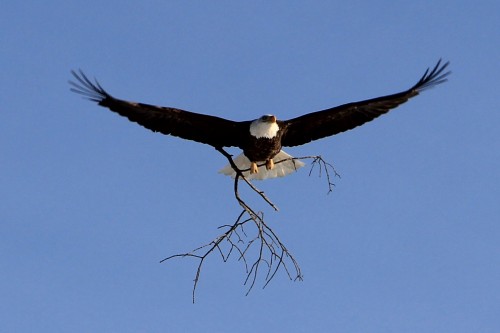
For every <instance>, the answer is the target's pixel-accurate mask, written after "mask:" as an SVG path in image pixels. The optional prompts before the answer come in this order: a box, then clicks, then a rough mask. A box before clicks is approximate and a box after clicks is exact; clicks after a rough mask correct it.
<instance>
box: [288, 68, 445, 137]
mask: <svg viewBox="0 0 500 333" xmlns="http://www.w3.org/2000/svg"><path fill="white" fill-rule="evenodd" d="M448 65H449V62H446V63H444V64H441V60H439V61H438V63H437V64H436V66H435V67H434V68H433V69H432V70H430V69H427V71H426V72H425V73H424V75H423V76H422V78H421V79H420V80H419V81H418V82H417V83H416V84H415V85H414V86H413V87H411V88H410V89H408V90H406V91H403V92H400V93H397V94H393V95H388V96H383V97H378V98H374V99H369V100H366V101H361V102H355V103H349V104H344V105H341V106H337V107H334V108H331V109H326V110H323V111H318V112H314V113H309V114H306V115H303V116H300V117H297V118H294V119H290V120H286V121H283V122H282V125H281V126H283V128H284V133H283V137H282V139H281V143H282V145H283V146H299V145H303V144H305V143H308V142H310V141H313V140H318V139H321V138H324V137H327V136H331V135H335V134H337V133H341V132H344V131H347V130H350V129H353V128H355V127H357V126H360V125H363V124H364V123H366V122H369V121H371V120H373V119H375V118H377V117H378V116H380V115H382V114H384V113H387V112H388V111H389V110H391V109H394V108H395V107H397V106H399V105H400V104H403V103H405V102H406V101H408V100H409V99H410V98H412V97H414V96H417V95H418V94H419V93H420V92H421V91H423V90H425V89H428V88H431V87H433V86H435V85H438V84H440V83H443V82H445V81H447V78H446V77H447V76H448V75H449V74H450V72H449V71H448V72H445V73H443V71H444V70H445V69H446V67H448Z"/></svg>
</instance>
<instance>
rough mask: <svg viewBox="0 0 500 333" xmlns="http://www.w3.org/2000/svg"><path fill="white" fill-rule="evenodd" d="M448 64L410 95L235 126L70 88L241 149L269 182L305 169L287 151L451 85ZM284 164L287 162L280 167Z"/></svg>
mask: <svg viewBox="0 0 500 333" xmlns="http://www.w3.org/2000/svg"><path fill="white" fill-rule="evenodd" d="M448 65H449V62H446V63H442V62H441V60H439V61H438V62H437V64H436V65H435V66H434V68H432V69H430V68H428V69H427V70H426V71H425V73H424V75H423V76H422V77H421V78H420V80H419V81H418V82H417V83H416V84H415V85H414V86H412V87H411V88H410V89H408V90H405V91H402V92H399V93H396V94H392V95H387V96H383V97H377V98H373V99H368V100H364V101H360V102H354V103H348V104H344V105H340V106H336V107H333V108H329V109H326V110H322V111H317V112H313V113H308V114H305V115H302V116H300V117H297V118H293V119H289V120H278V119H277V118H276V116H275V115H264V116H262V117H260V118H258V119H256V120H249V121H232V120H228V119H224V118H219V117H216V116H211V115H205V114H199V113H194V112H189V111H185V110H181V109H176V108H172V107H162V106H154V105H149V104H143V103H136V102H129V101H125V100H121V99H117V98H114V97H113V96H111V95H110V94H109V93H108V92H107V91H106V90H104V89H103V88H102V86H101V85H100V84H99V82H98V81H97V80H95V81H94V82H92V81H91V80H90V79H89V78H88V77H87V76H86V75H85V74H84V73H83V72H82V71H81V70H80V71H78V72H75V71H71V73H72V75H73V77H74V78H75V79H76V82H75V81H69V83H70V84H71V86H72V87H71V91H73V92H75V93H78V94H81V95H83V96H85V97H86V98H88V99H89V100H91V101H94V102H97V103H98V104H99V105H100V106H103V107H106V108H109V109H110V110H111V111H113V112H116V113H118V114H119V115H121V116H124V117H127V118H128V119H129V120H130V121H133V122H136V123H138V124H139V125H142V126H144V127H145V128H147V129H150V130H152V131H154V132H160V133H163V134H165V135H173V136H177V137H180V138H183V139H186V140H193V141H197V142H200V143H204V144H208V145H210V146H213V147H215V148H216V149H222V148H223V147H239V148H240V149H241V150H242V151H243V153H242V154H241V155H240V156H238V157H236V158H235V159H234V162H235V164H236V166H237V167H238V168H239V169H240V170H242V171H243V170H245V172H244V175H245V176H246V177H248V178H249V179H266V178H274V177H282V176H285V175H287V174H289V173H291V172H293V171H295V170H296V169H298V168H300V167H302V166H303V165H304V163H302V162H301V161H298V160H293V159H291V156H290V155H288V154H287V153H285V152H284V151H283V150H282V147H293V146H299V145H303V144H306V143H308V142H311V141H313V140H318V139H321V138H324V137H328V136H332V135H335V134H338V133H341V132H345V131H347V130H350V129H353V128H355V127H357V126H360V125H363V124H364V123H366V122H369V121H371V120H373V119H375V118H377V117H378V116H380V115H382V114H385V113H387V112H388V111H389V110H391V109H394V108H396V107H397V106H399V105H400V104H402V103H405V102H406V101H408V100H409V99H410V98H412V97H414V96H417V95H418V94H419V93H420V92H422V91H423V90H425V89H428V88H432V87H434V86H436V85H438V84H440V83H443V82H445V81H447V76H448V75H449V74H450V71H447V72H444V71H445V69H446V68H447V67H448ZM282 160H286V161H285V162H281V163H276V162H278V161H282ZM275 164H276V165H275ZM220 172H221V173H223V174H226V175H230V176H233V177H235V175H236V173H235V171H234V170H233V168H232V167H231V166H230V165H227V166H226V167H224V168H223V169H222V170H221V171H220Z"/></svg>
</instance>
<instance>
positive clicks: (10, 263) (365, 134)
mask: <svg viewBox="0 0 500 333" xmlns="http://www.w3.org/2000/svg"><path fill="white" fill-rule="evenodd" d="M499 13H500V6H499V4H498V2H497V1H432V2H431V1H417V2H415V1H414V2H397V3H395V2H392V1H378V2H368V1H350V2H334V1H315V2H306V1H302V2H298V1H274V2H271V3H269V2H263V1H254V2H251V3H248V2H243V1H217V2H215V1H214V2H208V1H205V2H202V1H191V2H189V3H186V2H182V1H142V2H139V1H120V2H118V1H109V2H105V3H103V2H102V1H50V2H44V3H42V2H35V1H24V2H20V1H16V2H14V1H10V2H8V3H3V4H2V5H1V14H0V15H1V20H0V37H1V41H2V51H1V52H0V64H1V66H2V76H1V79H0V80H1V89H0V100H1V101H2V105H1V121H0V184H1V186H0V196H1V198H2V204H1V205H0V221H1V222H0V252H1V253H2V256H1V261H0V262H1V265H0V270H1V271H0V298H1V299H2V302H1V303H0V330H1V331H5V332H34V331H36V332H89V331H94V332H165V331H168V332H176V331H184V332H185V331H189V332H209V331H218V332H234V331H240V332H255V331H256V330H260V331H273V332H282V331H288V332H306V331H307V332H327V331H328V332H332V331H338V332H494V331H498V330H500V319H499V318H500V316H499V313H500V245H499V244H500V223H499V222H500V221H499V218H498V216H499V215H500V205H499V195H500V175H499V170H500V145H499V138H498V136H499V135H498V133H499V128H498V124H499V121H500V115H499V112H498V111H499V110H498V105H499V102H500V101H499V97H498V78H499V77H500V62H499V59H500V47H499V43H498V42H499V35H498V32H499V31H500V23H499V22H500V15H499ZM440 57H443V58H444V59H446V60H450V61H451V69H452V71H453V74H452V76H451V77H450V80H449V82H447V83H446V84H444V85H441V86H439V87H437V88H435V89H432V90H429V91H426V92H425V93H424V94H422V95H421V96H419V97H417V98H416V99H414V100H412V101H410V102H409V103H407V104H405V105H403V106H402V107H400V108H398V109H396V110H394V111H393V112H391V113H390V114H389V115H387V116H384V117H382V118H380V119H377V120H376V121H374V122H372V123H369V124H367V125H365V126H363V127H360V128H357V129H355V130H354V131H350V132H347V133H344V134H341V135H338V136H335V137H332V138H329V139H325V140H321V141H317V142H313V143H311V144H309V145H305V146H302V147H297V148H293V149H288V152H289V153H291V154H293V155H295V156H302V155H311V154H320V155H322V156H323V157H324V158H325V159H326V160H328V161H329V162H331V163H333V164H334V165H335V167H336V169H337V171H338V172H339V173H340V175H341V177H342V178H341V179H336V180H335V183H336V187H335V190H334V192H333V193H331V194H329V195H326V192H327V188H326V185H325V180H324V179H318V178H317V177H316V176H315V175H313V176H311V177H309V176H308V170H307V169H302V170H301V171H300V172H298V173H297V174H294V175H291V176H289V177H287V178H284V179H277V180H271V181H265V182H259V183H257V184H258V185H259V187H261V188H262V189H263V190H264V191H265V192H266V193H267V194H268V195H269V196H270V197H271V198H272V199H273V201H274V202H275V203H276V204H277V205H278V206H279V208H280V211H279V212H277V213H275V212H272V211H271V210H270V209H269V208H268V207H266V205H265V204H264V203H263V202H262V201H260V200H259V199H258V198H256V197H255V196H253V195H252V194H251V193H249V192H245V195H246V196H247V197H248V201H249V202H250V203H251V204H252V206H253V207H254V208H256V209H261V210H263V211H264V212H265V214H266V215H265V216H266V219H267V221H268V223H269V224H270V226H271V227H272V228H273V229H274V230H275V231H276V232H277V233H278V234H279V235H280V237H281V239H282V241H283V242H284V243H285V244H286V245H287V247H288V249H289V250H290V251H291V252H292V254H293V255H294V256H295V258H296V259H297V260H298V261H299V263H300V266H301V268H302V272H303V274H304V281H303V282H290V281H289V280H288V279H287V278H286V276H285V274H284V273H283V272H280V273H279V274H278V275H277V276H276V278H275V279H274V280H273V281H272V282H271V283H270V284H269V285H268V286H267V287H266V288H265V289H261V287H262V279H259V280H258V281H257V285H256V287H255V288H254V290H253V291H252V292H251V293H250V295H248V296H245V292H246V287H245V286H243V282H244V278H245V272H244V268H243V266H242V265H241V263H239V262H237V261H236V260H235V258H233V259H232V260H229V262H227V263H223V262H222V261H221V260H220V258H218V257H215V256H214V257H213V258H210V259H209V260H208V261H207V262H206V264H205V266H204V268H203V271H202V277H201V280H200V282H199V285H198V290H197V302H196V303H195V304H194V305H193V304H192V303H191V288H192V279H193V277H194V273H195V270H196V262H195V261H193V260H189V259H180V260H176V261H171V262H168V263H164V264H160V263H159V261H160V260H161V259H162V258H164V257H166V256H168V255H171V254H175V253H179V252H183V251H189V250H191V249H192V248H194V247H196V246H199V245H201V244H204V243H205V242H208V241H210V240H211V239H212V238H214V237H215V236H216V235H217V233H218V230H217V227H218V226H219V225H221V224H226V223H229V222H232V221H233V220H234V219H235V218H236V217H237V215H238V213H239V210H240V209H239V207H238V206H237V203H236V202H235V200H234V198H233V196H232V182H231V180H230V179H228V178H225V177H223V176H221V175H219V174H218V173H217V172H216V171H217V170H218V169H219V168H220V167H221V166H223V165H224V164H225V163H226V161H225V159H224V157H223V156H221V155H220V154H218V153H217V152H215V151H214V150H213V149H212V148H211V147H209V146H206V145H200V144H197V143H192V142H188V141H183V140H180V139H178V138H173V137H165V136H162V135H160V134H155V133H152V132H149V131H147V130H145V129H143V128H142V127H140V126H137V125H136V124H133V123H130V122H128V121H127V120H126V119H123V118H121V117H119V116H117V115H115V114H113V113H111V112H109V111H108V110H105V109H103V108H100V107H98V106H96V105H95V104H93V103H91V102H88V101H85V100H84V99H82V98H80V97H79V96H77V95H75V94H73V93H71V92H70V91H69V86H68V84H67V81H68V79H69V78H70V70H71V69H78V68H81V69H83V70H85V72H86V73H87V74H88V75H89V76H91V77H94V76H95V77H97V78H98V79H99V80H100V82H101V84H102V85H103V86H104V87H105V88H106V89H107V90H108V91H109V92H110V93H112V94H114V95H115V96H116V97H119V98H124V99H129V100H135V101H141V102H146V103H151V104H160V105H169V106H175V107H179V108H183V109H186V110H191V111H195V112H201V113H208V114H215V115H218V116H221V117H226V118H230V119H234V120H247V119H254V118H257V117H259V116H260V115H262V114H268V113H272V114H275V115H277V116H278V118H280V119H289V118H293V117H295V116H298V115H300V114H303V113H307V112H312V111H317V110H321V109H324V108H327V107H331V106H334V105H338V104H343V103H347V102H351V101H356V100H362V99H367V98H372V97H376V96H380V95H384V94H389V93H394V92H397V91H400V90H403V89H406V88H408V87H410V86H411V85H412V84H414V83H415V82H416V81H417V80H418V79H419V78H420V76H421V75H422V74H423V72H424V70H425V69H426V68H427V67H429V66H432V65H434V64H435V62H436V61H437V60H438V59H439V58H440Z"/></svg>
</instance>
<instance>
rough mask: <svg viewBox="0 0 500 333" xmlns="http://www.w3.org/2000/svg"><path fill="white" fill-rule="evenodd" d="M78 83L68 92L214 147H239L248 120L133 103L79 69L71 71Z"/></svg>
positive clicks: (159, 129) (155, 128)
mask: <svg viewBox="0 0 500 333" xmlns="http://www.w3.org/2000/svg"><path fill="white" fill-rule="evenodd" d="M71 73H72V74H73V76H74V77H75V79H76V80H77V82H73V81H69V83H70V84H71V85H72V88H71V91H73V92H75V93H78V94H80V95H83V96H85V97H87V98H88V99H90V100H91V101H94V102H97V103H98V104H99V105H101V106H104V107H107V108H109V109H110V110H111V111H114V112H116V113H118V114H119V115H121V116H124V117H127V118H128V119H129V120H130V121H133V122H136V123H138V124H139V125H142V126H144V127H145V128H147V129H150V130H152V131H154V132H160V133H163V134H166V135H173V136H177V137H180V138H183V139H186V140H193V141H197V142H201V143H205V144H208V145H211V146H214V147H218V148H222V147H231V146H236V147H241V146H242V144H243V143H244V134H245V133H247V132H248V127H249V122H248V121H244V122H236V121H231V120H227V119H223V118H219V117H215V116H209V115H204V114H200V113H194V112H189V111H184V110H180V109H176V108H170V107H161V106H154V105H149V104H143V103H135V102H129V101H124V100H120V99H117V98H114V97H113V96H111V95H110V94H109V93H107V92H106V91H105V90H104V89H103V88H102V87H101V85H100V84H99V82H97V81H95V82H92V81H90V80H89V79H88V78H87V77H86V76H85V74H84V73H83V72H82V71H79V72H78V73H77V72H75V71H71Z"/></svg>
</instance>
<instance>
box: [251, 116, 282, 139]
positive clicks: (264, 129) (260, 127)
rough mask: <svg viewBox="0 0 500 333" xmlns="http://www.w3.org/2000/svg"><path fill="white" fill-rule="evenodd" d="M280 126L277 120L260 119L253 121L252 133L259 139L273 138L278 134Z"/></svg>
mask: <svg viewBox="0 0 500 333" xmlns="http://www.w3.org/2000/svg"><path fill="white" fill-rule="evenodd" d="M279 129H280V128H279V126H278V124H277V123H275V122H272V123H270V122H265V121H262V120H260V119H257V120H254V121H252V123H251V124H250V134H251V135H252V136H254V137H256V138H257V139H260V138H267V139H272V138H274V137H275V136H276V134H278V131H279Z"/></svg>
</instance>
